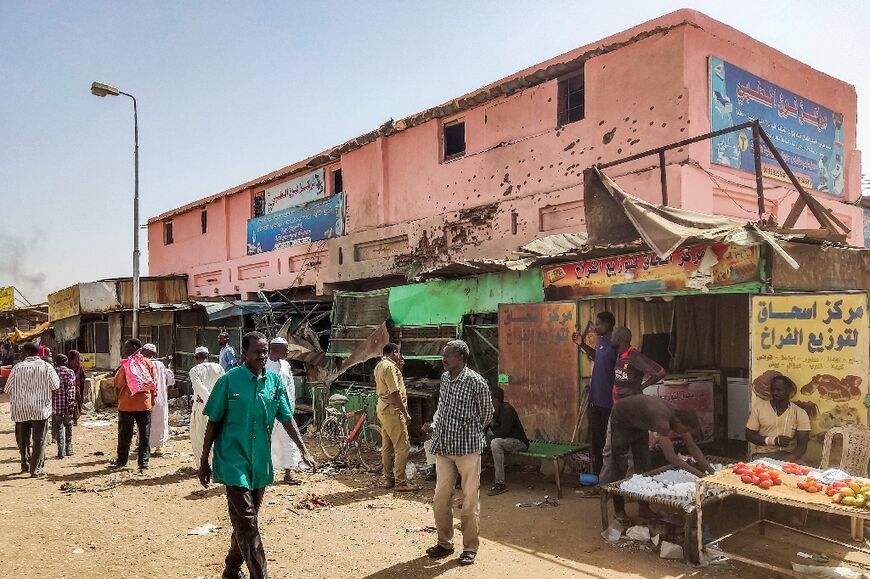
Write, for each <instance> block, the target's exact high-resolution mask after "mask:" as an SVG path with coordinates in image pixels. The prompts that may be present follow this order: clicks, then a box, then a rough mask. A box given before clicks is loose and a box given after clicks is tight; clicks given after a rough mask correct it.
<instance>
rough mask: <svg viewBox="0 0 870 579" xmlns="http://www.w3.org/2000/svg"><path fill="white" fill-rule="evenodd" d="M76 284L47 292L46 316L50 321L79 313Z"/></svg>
mask: <svg viewBox="0 0 870 579" xmlns="http://www.w3.org/2000/svg"><path fill="white" fill-rule="evenodd" d="M80 304H81V297H80V293H79V286H78V284H76V285H74V286H70V287H68V288H65V289H62V290H60V291H58V292H54V293H53V294H48V318H49V319H50V320H51V321H54V320H63V319H65V318H71V317H73V316H77V315H79V314H80V313H81V305H80Z"/></svg>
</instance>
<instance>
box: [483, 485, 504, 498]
mask: <svg viewBox="0 0 870 579" xmlns="http://www.w3.org/2000/svg"><path fill="white" fill-rule="evenodd" d="M506 492H507V487H506V486H505V484H504V483H495V484H494V485H493V486H492V488H491V489H489V492H488V493H487V494H488V495H489V496H491V497H494V496H496V495H500V494H502V493H506Z"/></svg>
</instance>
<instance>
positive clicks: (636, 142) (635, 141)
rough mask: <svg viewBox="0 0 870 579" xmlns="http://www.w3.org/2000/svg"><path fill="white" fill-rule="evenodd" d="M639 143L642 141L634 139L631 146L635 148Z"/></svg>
mask: <svg viewBox="0 0 870 579" xmlns="http://www.w3.org/2000/svg"><path fill="white" fill-rule="evenodd" d="M639 142H640V139H632V141H631V143H630V144H631V146H632V147H633V146H635V145H636V144H638V143H639Z"/></svg>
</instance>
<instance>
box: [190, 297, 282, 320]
mask: <svg viewBox="0 0 870 579" xmlns="http://www.w3.org/2000/svg"><path fill="white" fill-rule="evenodd" d="M196 303H197V304H198V305H200V306H202V307H204V308H205V311H206V313H208V321H210V322H213V321H215V320H222V319H224V318H233V317H237V316H244V315H246V314H261V313H263V312H266V311H268V310H269V304H267V303H265V302H247V301H233V302H196Z"/></svg>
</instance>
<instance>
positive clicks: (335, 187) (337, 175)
mask: <svg viewBox="0 0 870 579" xmlns="http://www.w3.org/2000/svg"><path fill="white" fill-rule="evenodd" d="M342 191H344V180H343V179H342V178H341V169H336V170H335V171H333V172H332V193H333V194H335V193H341V192H342Z"/></svg>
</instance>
